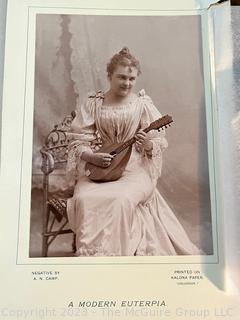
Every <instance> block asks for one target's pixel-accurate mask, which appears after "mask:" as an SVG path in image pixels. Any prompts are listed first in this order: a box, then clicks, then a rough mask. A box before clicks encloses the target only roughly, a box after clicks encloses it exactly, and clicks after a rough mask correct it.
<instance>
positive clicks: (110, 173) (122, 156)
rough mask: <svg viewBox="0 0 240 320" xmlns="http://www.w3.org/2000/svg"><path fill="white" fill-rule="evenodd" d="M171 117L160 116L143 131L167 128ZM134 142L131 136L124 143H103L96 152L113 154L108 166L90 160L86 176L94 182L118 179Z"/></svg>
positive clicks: (86, 168) (87, 164)
mask: <svg viewBox="0 0 240 320" xmlns="http://www.w3.org/2000/svg"><path fill="white" fill-rule="evenodd" d="M172 122H173V120H172V117H171V116H169V115H165V116H164V117H162V118H159V119H157V120H156V121H153V122H152V123H151V124H150V125H149V126H148V127H147V128H145V129H144V130H143V131H144V132H145V133H147V132H149V131H151V130H158V131H160V130H161V129H162V128H167V127H168V126H170V123H172ZM134 142H136V138H135V137H133V138H131V139H130V140H128V141H126V142H124V143H116V144H111V145H103V146H102V148H101V149H99V151H98V152H104V153H109V154H110V155H112V156H114V158H113V159H112V161H111V164H110V166H108V167H106V168H104V167H99V166H96V165H94V164H92V163H90V162H88V163H86V166H85V172H86V176H87V177H88V178H89V179H91V180H92V181H96V182H107V181H115V180H118V179H119V178H120V177H121V176H122V174H123V172H124V170H125V168H126V165H127V163H128V160H129V158H130V155H131V151H132V145H133V143H134Z"/></svg>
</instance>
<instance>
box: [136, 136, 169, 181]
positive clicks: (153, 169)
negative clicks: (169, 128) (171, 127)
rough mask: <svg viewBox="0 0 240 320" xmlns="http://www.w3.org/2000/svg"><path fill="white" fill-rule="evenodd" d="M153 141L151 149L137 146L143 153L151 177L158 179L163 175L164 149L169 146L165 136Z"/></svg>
mask: <svg viewBox="0 0 240 320" xmlns="http://www.w3.org/2000/svg"><path fill="white" fill-rule="evenodd" d="M151 141H152V144H153V148H152V149H151V150H149V151H146V150H144V148H143V147H139V146H137V145H135V148H136V150H137V151H138V152H140V153H141V154H142V155H143V157H144V161H145V162H146V167H147V168H148V171H149V174H150V176H151V178H152V179H153V180H157V179H158V178H159V177H160V176H161V171H162V153H163V151H164V149H166V148H167V146H168V143H167V140H166V139H165V138H164V137H161V138H159V139H151Z"/></svg>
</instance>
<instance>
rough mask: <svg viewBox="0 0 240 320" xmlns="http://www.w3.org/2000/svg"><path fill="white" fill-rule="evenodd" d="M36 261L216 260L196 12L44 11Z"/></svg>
mask: <svg viewBox="0 0 240 320" xmlns="http://www.w3.org/2000/svg"><path fill="white" fill-rule="evenodd" d="M34 77H35V80H34V81H35V85H34V121H33V148H32V191H31V221H30V239H29V257H31V258H34V257H76V259H77V258H81V257H83V256H88V257H90V256H94V257H100V256H111V257H113V256H178V255H179V256H180V255H181V256H184V255H186V256H189V255H191V256H200V255H202V256H204V255H213V254H214V250H213V230H212V228H213V223H212V220H213V217H212V212H211V196H210V183H209V161H208V134H207V125H206V117H207V115H206V108H207V106H206V102H205V90H204V68H203V48H202V29H201V16H200V15H188V16H187V15H186V16H184V15H183V16H180V15H179V16H120V15H119V16H117V15H116V16H114V15H113V16H111V15H77V14H76V15H74V14H69V15H67V14H37V15H36V37H35V75H34Z"/></svg>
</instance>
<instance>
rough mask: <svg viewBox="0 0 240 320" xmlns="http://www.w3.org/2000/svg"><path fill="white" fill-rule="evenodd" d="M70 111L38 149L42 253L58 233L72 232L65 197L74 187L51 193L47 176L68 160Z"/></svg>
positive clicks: (60, 168)
mask: <svg viewBox="0 0 240 320" xmlns="http://www.w3.org/2000/svg"><path fill="white" fill-rule="evenodd" d="M75 115H76V114H75V112H74V111H73V112H72V113H71V115H70V116H67V117H66V118H65V119H64V120H63V122H62V123H61V124H59V125H55V127H54V129H53V130H52V131H51V132H50V133H49V135H48V136H47V137H46V140H45V144H44V146H43V147H42V149H41V150H40V152H41V155H42V166H41V170H42V172H43V226H42V256H43V257H47V256H48V249H49V246H50V245H51V243H52V242H53V241H54V240H55V239H56V237H58V236H59V235H62V234H66V233H73V231H72V230H71V229H70V228H69V226H68V217H67V212H66V206H67V199H68V198H69V197H71V196H72V193H73V190H72V189H69V190H64V191H61V192H54V193H52V192H51V190H50V175H51V174H52V173H53V171H56V170H64V168H65V167H66V162H67V154H68V145H69V139H68V136H67V131H69V129H70V127H71V123H72V121H73V119H74V117H75ZM72 250H73V251H74V252H75V251H76V247H75V235H74V234H73V243H72Z"/></svg>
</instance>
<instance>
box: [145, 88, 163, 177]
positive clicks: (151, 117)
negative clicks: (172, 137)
mask: <svg viewBox="0 0 240 320" xmlns="http://www.w3.org/2000/svg"><path fill="white" fill-rule="evenodd" d="M140 95H141V100H142V103H143V112H142V117H141V128H142V129H144V128H146V127H148V126H149V125H150V123H151V122H153V121H155V120H157V119H159V118H161V117H162V115H161V113H160V112H159V111H158V109H157V108H156V107H155V106H154V104H153V102H152V100H151V98H150V97H149V96H147V95H146V94H145V92H144V91H143V90H142V91H140ZM147 135H148V139H150V140H151V141H152V144H153V148H152V150H151V151H150V152H146V151H144V150H143V149H142V150H139V151H140V152H143V153H145V162H146V163H147V167H148V170H149V173H150V175H151V177H152V179H154V180H157V179H158V178H159V177H160V175H161V170H162V154H163V151H164V150H165V149H166V148H167V146H168V143H167V140H166V138H165V130H164V129H161V131H160V132H159V131H157V130H151V131H150V132H148V134H147Z"/></svg>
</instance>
